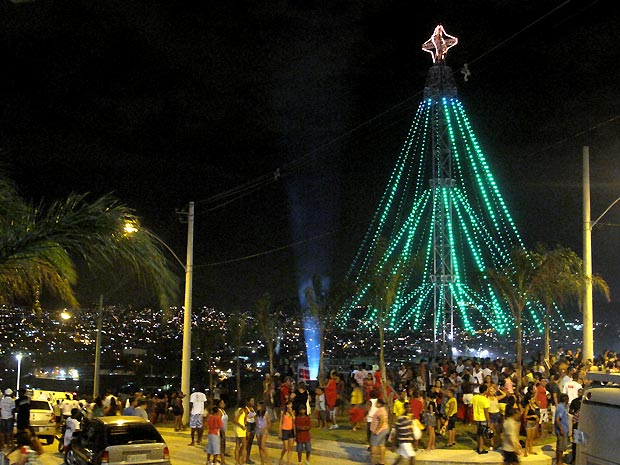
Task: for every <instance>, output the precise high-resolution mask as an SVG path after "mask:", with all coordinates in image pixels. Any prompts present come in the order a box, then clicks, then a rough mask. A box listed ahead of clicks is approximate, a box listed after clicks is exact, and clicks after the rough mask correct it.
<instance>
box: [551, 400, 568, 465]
mask: <svg viewBox="0 0 620 465" xmlns="http://www.w3.org/2000/svg"><path fill="white" fill-rule="evenodd" d="M553 424H554V429H555V436H556V443H555V463H556V465H562V463H564V462H563V459H564V452H565V451H566V447H567V445H568V394H560V402H559V404H558V405H557V406H556V407H555V418H554V419H553Z"/></svg>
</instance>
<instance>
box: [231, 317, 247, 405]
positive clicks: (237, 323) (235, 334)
mask: <svg viewBox="0 0 620 465" xmlns="http://www.w3.org/2000/svg"><path fill="white" fill-rule="evenodd" d="M248 316H249V315H248V314H247V313H241V312H235V313H232V314H231V315H230V316H229V318H228V330H229V331H230V333H229V334H230V338H229V339H230V340H231V341H232V345H233V349H234V351H235V361H236V378H237V403H239V402H241V349H243V346H244V344H245V336H246V334H245V333H246V329H247V322H248Z"/></svg>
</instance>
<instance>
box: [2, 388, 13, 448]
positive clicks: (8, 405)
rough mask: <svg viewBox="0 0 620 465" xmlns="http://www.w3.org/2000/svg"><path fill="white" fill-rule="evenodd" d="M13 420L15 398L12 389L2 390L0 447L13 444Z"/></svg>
mask: <svg viewBox="0 0 620 465" xmlns="http://www.w3.org/2000/svg"><path fill="white" fill-rule="evenodd" d="M14 420H15V399H13V390H12V389H10V388H9V389H7V390H6V391H4V397H3V398H2V399H0V432H1V433H2V436H0V449H1V448H3V447H4V446H10V445H11V444H13V424H14Z"/></svg>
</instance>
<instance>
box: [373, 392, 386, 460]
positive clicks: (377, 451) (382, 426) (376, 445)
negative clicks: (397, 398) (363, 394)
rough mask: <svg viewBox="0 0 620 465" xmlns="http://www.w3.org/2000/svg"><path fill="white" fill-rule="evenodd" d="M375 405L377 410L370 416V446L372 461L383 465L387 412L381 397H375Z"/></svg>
mask: <svg viewBox="0 0 620 465" xmlns="http://www.w3.org/2000/svg"><path fill="white" fill-rule="evenodd" d="M376 405H377V410H376V411H375V413H374V415H373V416H372V421H371V423H370V433H371V434H370V447H371V453H372V463H373V464H375V465H383V464H384V463H385V439H386V437H387V434H388V430H389V426H388V412H387V409H386V408H385V401H384V400H383V399H381V398H379V399H377V402H376Z"/></svg>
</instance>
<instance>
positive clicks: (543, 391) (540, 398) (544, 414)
mask: <svg viewBox="0 0 620 465" xmlns="http://www.w3.org/2000/svg"><path fill="white" fill-rule="evenodd" d="M534 389H535V390H536V394H535V395H536V402H538V406H539V407H540V425H539V431H540V433H541V436H543V437H544V436H546V428H545V425H546V424H547V423H549V413H548V411H547V407H548V406H549V401H548V399H547V395H548V393H547V380H546V379H544V378H542V379H541V380H540V381H539V382H538V383H536V386H535V387H534Z"/></svg>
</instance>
